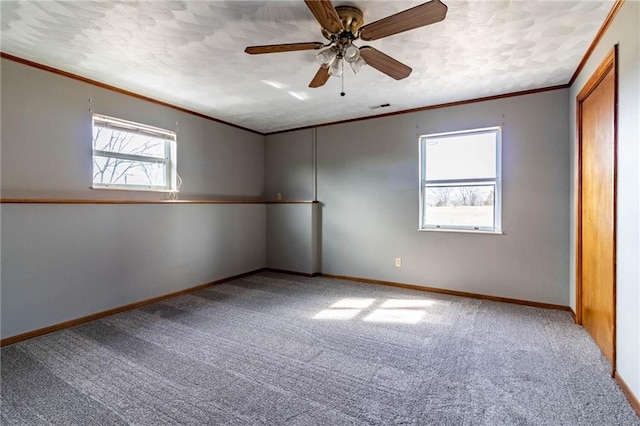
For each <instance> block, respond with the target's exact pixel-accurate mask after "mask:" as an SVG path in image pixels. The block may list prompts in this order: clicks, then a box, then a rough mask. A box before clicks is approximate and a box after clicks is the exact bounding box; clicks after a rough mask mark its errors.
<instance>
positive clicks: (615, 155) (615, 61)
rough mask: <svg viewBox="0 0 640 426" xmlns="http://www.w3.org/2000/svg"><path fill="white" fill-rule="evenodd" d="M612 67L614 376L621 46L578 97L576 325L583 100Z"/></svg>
mask: <svg viewBox="0 0 640 426" xmlns="http://www.w3.org/2000/svg"><path fill="white" fill-rule="evenodd" d="M611 70H613V78H614V94H613V102H614V106H613V253H612V255H613V256H612V259H613V277H612V279H613V281H612V282H613V360H612V365H611V368H612V373H611V374H612V376H613V375H614V374H615V371H616V348H617V327H616V323H617V319H616V316H617V294H616V287H617V281H616V250H617V219H618V194H617V186H618V183H617V172H618V45H617V44H616V45H614V47H613V49H611V51H609V53H608V54H607V56H606V57H605V58H604V60H603V61H602V62H601V63H600V65H599V66H598V68H596V70H595V72H594V73H593V75H591V77H589V80H587V83H586V84H585V85H584V87H583V88H582V90H580V92H579V93H578V96H577V97H576V132H577V145H578V146H577V148H578V153H577V160H578V181H577V187H576V188H577V189H576V195H577V198H578V204H577V209H576V313H575V314H576V316H575V321H576V323H577V324H579V325H582V103H583V102H584V100H585V99H586V98H587V97H588V96H589V95H590V94H591V93H592V92H593V91H594V90H595V89H596V88H597V87H598V85H599V84H600V83H601V82H602V80H603V79H604V78H605V76H606V75H607V74H608V73H609V71H611Z"/></svg>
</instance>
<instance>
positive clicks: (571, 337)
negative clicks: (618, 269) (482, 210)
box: [1, 272, 640, 425]
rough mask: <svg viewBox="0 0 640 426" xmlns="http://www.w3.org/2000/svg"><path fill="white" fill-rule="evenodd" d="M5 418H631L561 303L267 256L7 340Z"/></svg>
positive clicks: (580, 421) (280, 421) (238, 421)
mask: <svg viewBox="0 0 640 426" xmlns="http://www.w3.org/2000/svg"><path fill="white" fill-rule="evenodd" d="M1 356H2V358H1V364H2V388H1V390H2V410H1V413H2V416H1V419H2V423H3V424H24V425H41V424H60V425H71V424H78V425H122V424H138V425H161V424H192V425H201V424H217V425H344V424H348V425H352V424H358V425H361V424H367V425H373V424H375V425H640V420H639V419H638V418H637V417H636V414H635V412H634V411H633V409H632V407H631V406H630V404H629V403H628V402H627V400H626V399H625V397H624V395H623V394H622V392H621V391H620V390H619V389H618V387H617V386H616V384H615V383H614V381H613V380H612V379H611V378H610V377H609V374H608V366H607V364H606V363H605V361H604V359H603V357H602V356H601V355H600V353H599V351H598V349H597V348H596V346H595V345H594V343H593V342H592V341H591V339H590V338H589V337H588V335H587V334H586V333H585V332H584V331H583V330H582V329H581V328H580V327H577V326H576V325H574V324H573V323H572V320H571V318H570V316H569V314H568V313H566V312H559V311H552V310H545V309H537V308H530V307H523V306H517V305H509V304H500V303H495V302H489V301H481V300H475V299H467V298H459V297H451V296H444V295H438V294H431V293H424V292H418V291H412V290H403V289H396V288H391V287H383V286H374V285H369V284H360V283H353V282H349V281H339V280H332V279H326V278H302V277H296V276H289V275H282V274H276V273H269V272H264V273H260V274H255V275H252V276H249V277H246V278H242V279H239V280H236V281H232V282H229V283H226V284H223V285H219V286H215V287H210V288H207V289H205V290H202V291H199V292H196V293H191V294H189V295H185V296H181V297H177V298H173V299H170V300H166V301H163V302H160V303H156V304H153V305H148V306H146V307H143V308H141V309H136V310H133V311H129V312H125V313H122V314H119V315H115V316H112V317H108V318H104V319H102V320H98V321H94V322H91V323H87V324H84V325H81V326H77V327H75V328H71V329H67V330H63V331H59V332H56V333H52V334H49V335H45V336H41V337H39V338H35V339H31V340H28V341H25V342H22V343H18V344H15V345H11V346H7V347H5V348H3V349H2V354H1Z"/></svg>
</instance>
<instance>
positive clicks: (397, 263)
mask: <svg viewBox="0 0 640 426" xmlns="http://www.w3.org/2000/svg"><path fill="white" fill-rule="evenodd" d="M396 268H402V258H401V257H396Z"/></svg>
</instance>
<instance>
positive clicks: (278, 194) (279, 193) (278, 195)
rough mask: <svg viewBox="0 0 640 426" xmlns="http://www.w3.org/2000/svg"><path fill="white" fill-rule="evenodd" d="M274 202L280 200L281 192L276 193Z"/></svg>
mask: <svg viewBox="0 0 640 426" xmlns="http://www.w3.org/2000/svg"><path fill="white" fill-rule="evenodd" d="M276 200H278V201H280V200H282V192H276Z"/></svg>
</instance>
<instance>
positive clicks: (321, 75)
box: [309, 67, 329, 88]
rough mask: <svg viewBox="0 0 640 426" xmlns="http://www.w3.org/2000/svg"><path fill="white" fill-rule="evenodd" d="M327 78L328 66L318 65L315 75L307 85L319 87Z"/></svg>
mask: <svg viewBox="0 0 640 426" xmlns="http://www.w3.org/2000/svg"><path fill="white" fill-rule="evenodd" d="M327 80H329V68H328V67H320V69H319V70H318V72H317V73H316V75H314V76H313V79H312V80H311V83H309V87H313V88H315V87H320V86H324V84H325V83H326V82H327Z"/></svg>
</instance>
